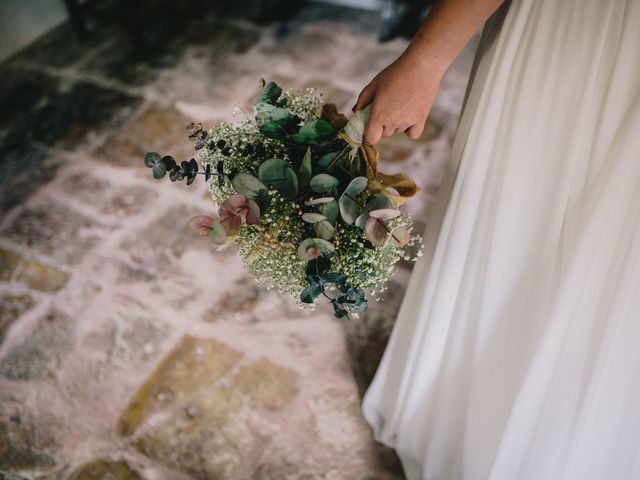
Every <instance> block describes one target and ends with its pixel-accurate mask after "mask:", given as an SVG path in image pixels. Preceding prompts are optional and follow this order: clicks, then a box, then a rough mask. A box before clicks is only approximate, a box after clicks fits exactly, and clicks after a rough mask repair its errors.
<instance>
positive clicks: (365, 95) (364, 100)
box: [352, 84, 375, 112]
mask: <svg viewBox="0 0 640 480" xmlns="http://www.w3.org/2000/svg"><path fill="white" fill-rule="evenodd" d="M374 93H375V87H374V86H373V85H372V84H369V85H367V86H366V87H364V89H363V90H362V92H360V95H358V101H357V102H356V104H355V105H354V106H353V108H352V110H353V111H354V112H357V111H358V110H361V109H363V108H364V107H366V106H367V105H368V104H369V103H371V100H373V94H374Z"/></svg>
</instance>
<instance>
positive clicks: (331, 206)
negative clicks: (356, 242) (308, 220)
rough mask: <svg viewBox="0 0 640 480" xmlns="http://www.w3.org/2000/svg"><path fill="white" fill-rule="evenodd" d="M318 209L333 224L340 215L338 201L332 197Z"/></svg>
mask: <svg viewBox="0 0 640 480" xmlns="http://www.w3.org/2000/svg"><path fill="white" fill-rule="evenodd" d="M318 211H319V212H320V213H321V214H323V215H324V216H325V217H327V220H328V221H329V222H330V223H331V224H333V225H335V223H336V221H337V220H338V217H340V207H339V206H338V202H336V201H335V199H333V201H332V202H327V203H324V204H322V205H320V206H319V207H318Z"/></svg>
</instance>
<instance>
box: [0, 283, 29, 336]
mask: <svg viewBox="0 0 640 480" xmlns="http://www.w3.org/2000/svg"><path fill="white" fill-rule="evenodd" d="M34 303H35V301H34V300H33V297H32V296H31V295H29V294H28V293H25V294H22V295H14V294H12V293H6V292H5V293H1V294H0V343H2V340H4V336H5V333H6V332H7V330H8V329H9V327H10V326H11V324H12V323H13V322H15V321H16V320H17V319H18V318H20V316H21V315H22V314H23V313H24V312H26V311H27V310H29V309H30V308H31V307H32V306H33V305H34Z"/></svg>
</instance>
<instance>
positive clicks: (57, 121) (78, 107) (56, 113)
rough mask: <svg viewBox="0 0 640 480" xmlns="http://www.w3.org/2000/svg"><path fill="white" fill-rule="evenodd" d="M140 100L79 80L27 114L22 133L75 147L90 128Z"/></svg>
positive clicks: (44, 140)
mask: <svg viewBox="0 0 640 480" xmlns="http://www.w3.org/2000/svg"><path fill="white" fill-rule="evenodd" d="M139 101H140V100H139V98H137V97H134V96H132V95H129V94H127V93H124V92H122V91H118V90H114V89H111V88H105V87H102V86H98V85H95V84H93V83H90V82H86V81H79V82H77V83H75V84H73V85H72V86H71V88H70V89H69V90H67V91H63V92H60V93H57V94H55V95H53V96H51V97H50V98H49V100H48V102H47V103H46V104H44V105H43V106H41V107H40V108H39V109H37V110H35V111H34V112H33V113H32V114H30V115H29V117H28V119H27V120H26V124H25V126H24V129H25V130H26V131H25V133H27V134H28V136H29V138H32V139H34V140H37V141H38V142H41V143H44V144H46V145H55V144H59V143H61V144H63V145H65V146H75V145H77V144H78V143H79V142H81V141H82V140H83V139H84V137H85V135H86V134H87V133H88V132H90V131H91V130H92V129H95V128H97V127H100V126H102V125H106V124H107V123H108V122H109V121H111V120H112V119H113V117H114V115H115V114H116V113H119V112H120V111H121V110H122V109H123V108H124V107H133V106H135V105H136V104H137V103H138V102H139Z"/></svg>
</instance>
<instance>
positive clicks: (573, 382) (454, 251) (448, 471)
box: [362, 0, 640, 480]
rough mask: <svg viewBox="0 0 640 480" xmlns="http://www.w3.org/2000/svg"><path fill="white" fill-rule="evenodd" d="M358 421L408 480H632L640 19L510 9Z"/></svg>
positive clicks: (543, 0) (639, 269)
mask: <svg viewBox="0 0 640 480" xmlns="http://www.w3.org/2000/svg"><path fill="white" fill-rule="evenodd" d="M424 235H425V250H424V256H423V257H422V258H420V259H419V260H418V262H417V263H416V264H415V266H414V271H413V272H412V275H411V278H410V281H409V284H408V287H407V290H406V293H405V297H404V299H403V302H402V305H401V307H400V311H399V314H398V317H397V320H396V323H395V325H394V328H393V331H392V333H391V337H390V339H389V343H388V345H387V347H386V350H385V352H384V355H383V358H382V361H381V364H380V366H379V368H378V370H377V372H376V375H375V377H374V379H373V382H372V384H371V386H370V387H369V389H368V390H367V392H366V395H365V397H364V400H363V404H362V409H363V413H364V415H365V418H366V419H367V421H368V422H369V424H370V425H371V427H372V429H373V432H374V436H375V438H376V439H377V440H379V441H380V442H383V443H385V444H387V445H389V446H391V447H393V448H395V449H396V451H397V453H398V455H399V457H400V459H401V461H402V464H403V467H404V469H405V472H406V475H407V478H408V479H409V480H419V479H421V480H488V479H490V480H543V479H544V480H546V479H548V480H596V479H597V480H603V479H611V480H631V479H640V0H606V1H604V0H514V1H513V2H511V4H510V5H508V4H505V5H503V6H502V7H501V8H500V9H499V10H498V11H497V12H496V14H494V15H493V16H492V18H491V19H490V20H489V21H488V22H487V24H486V26H485V29H484V31H483V34H482V37H481V40H480V46H479V51H478V54H477V56H476V61H475V63H474V69H473V73H472V80H471V83H470V87H469V88H468V91H467V96H466V99H465V105H464V109H463V115H462V118H461V123H460V126H459V129H458V133H457V136H456V139H455V141H454V145H453V150H452V157H451V159H450V161H449V164H448V168H447V171H446V173H445V176H444V179H443V183H442V185H441V188H440V190H439V192H438V195H437V198H436V203H435V205H434V208H433V210H432V213H431V217H430V220H429V223H428V226H427V228H426V231H425V232H424Z"/></svg>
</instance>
